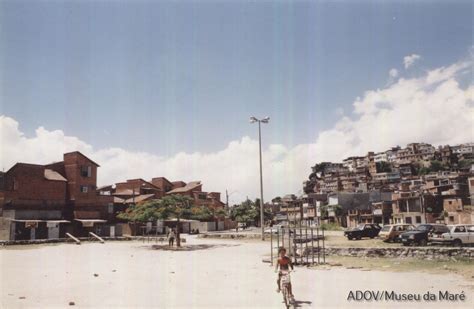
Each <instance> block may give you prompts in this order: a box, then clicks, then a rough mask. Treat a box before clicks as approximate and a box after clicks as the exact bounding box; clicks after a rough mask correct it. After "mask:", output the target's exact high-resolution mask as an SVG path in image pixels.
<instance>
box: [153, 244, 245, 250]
mask: <svg viewBox="0 0 474 309" xmlns="http://www.w3.org/2000/svg"><path fill="white" fill-rule="evenodd" d="M237 246H240V245H238V244H232V245H231V244H214V245H210V244H200V245H182V246H181V247H170V246H168V245H152V246H151V248H150V247H148V246H147V248H149V249H151V250H163V251H197V250H206V249H214V248H225V247H237Z"/></svg>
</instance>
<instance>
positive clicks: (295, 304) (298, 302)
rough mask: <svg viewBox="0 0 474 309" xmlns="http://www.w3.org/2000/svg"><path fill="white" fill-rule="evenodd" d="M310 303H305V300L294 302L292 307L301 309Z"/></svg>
mask: <svg viewBox="0 0 474 309" xmlns="http://www.w3.org/2000/svg"><path fill="white" fill-rule="evenodd" d="M311 304H312V302H310V301H305V300H295V302H294V303H293V305H294V306H295V308H300V307H302V305H308V306H311Z"/></svg>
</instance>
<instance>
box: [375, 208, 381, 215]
mask: <svg viewBox="0 0 474 309" xmlns="http://www.w3.org/2000/svg"><path fill="white" fill-rule="evenodd" d="M374 215H376V216H381V215H382V209H374Z"/></svg>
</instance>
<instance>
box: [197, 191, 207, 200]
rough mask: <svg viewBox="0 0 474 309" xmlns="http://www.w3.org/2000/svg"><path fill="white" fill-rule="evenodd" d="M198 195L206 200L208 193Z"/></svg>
mask: <svg viewBox="0 0 474 309" xmlns="http://www.w3.org/2000/svg"><path fill="white" fill-rule="evenodd" d="M198 197H199V199H200V200H205V199H206V198H207V194H206V193H199V195H198Z"/></svg>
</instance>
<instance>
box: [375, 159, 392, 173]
mask: <svg viewBox="0 0 474 309" xmlns="http://www.w3.org/2000/svg"><path fill="white" fill-rule="evenodd" d="M375 166H376V168H377V173H390V172H391V171H392V166H391V165H390V163H388V162H385V161H381V162H376V163H375Z"/></svg>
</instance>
